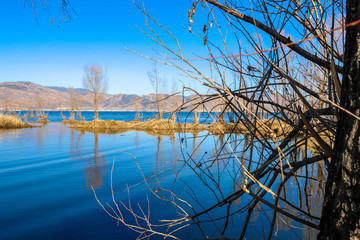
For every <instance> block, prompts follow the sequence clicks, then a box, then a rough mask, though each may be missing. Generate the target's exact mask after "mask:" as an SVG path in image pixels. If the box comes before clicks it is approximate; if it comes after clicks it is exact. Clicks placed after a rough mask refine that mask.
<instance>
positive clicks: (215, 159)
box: [92, 132, 326, 239]
mask: <svg viewBox="0 0 360 240" xmlns="http://www.w3.org/2000/svg"><path fill="white" fill-rule="evenodd" d="M137 134H139V133H137ZM141 134H143V133H141ZM147 134H148V135H152V136H155V139H156V147H157V149H156V152H155V156H154V162H152V164H153V168H152V171H148V169H147V171H146V172H144V171H143V167H144V163H142V162H140V161H138V160H137V155H140V156H142V154H141V148H140V149H138V152H135V153H130V155H129V156H128V160H127V161H135V162H136V164H137V166H138V173H134V174H139V173H140V174H141V175H142V178H143V179H142V181H140V182H138V183H136V184H132V185H129V187H126V189H127V191H128V197H129V199H128V201H127V202H124V201H123V200H120V201H119V199H117V197H116V196H118V194H119V191H118V190H117V189H115V188H114V187H113V186H114V185H117V186H118V183H117V182H116V180H115V176H117V174H118V173H117V172H118V169H119V168H121V166H119V165H117V164H116V162H117V159H115V160H114V166H113V168H112V170H111V179H110V182H111V189H110V190H111V192H112V204H110V203H109V202H107V203H106V204H105V203H104V202H102V201H101V196H99V195H97V193H96V191H95V188H96V185H95V184H93V186H92V188H93V190H94V194H95V197H96V198H97V200H98V202H99V204H100V205H101V206H102V207H103V209H104V210H105V211H106V212H107V214H109V215H110V216H112V217H113V218H115V219H116V220H118V221H120V222H121V223H123V224H124V225H125V226H127V227H129V228H130V229H132V230H135V231H136V232H138V233H139V236H140V237H145V236H146V237H149V236H152V235H154V234H159V235H161V236H168V237H172V238H174V239H177V238H181V239H184V238H185V239H187V238H218V237H224V236H225V237H229V238H234V237H238V236H241V237H246V238H247V239H256V238H257V237H259V234H261V235H263V236H265V235H266V234H267V233H268V232H271V231H273V232H274V233H275V234H276V235H278V236H281V237H289V236H291V237H294V236H297V237H299V238H300V239H314V238H315V236H316V233H317V230H316V228H314V226H316V224H317V223H318V220H319V216H320V209H321V208H320V206H321V202H322V197H323V187H324V186H323V184H324V181H325V175H326V173H325V169H324V166H323V163H322V162H315V163H313V164H311V165H307V166H306V167H304V168H301V167H302V165H301V162H300V164H298V166H297V165H296V162H298V159H303V158H304V157H307V158H305V159H311V152H308V151H306V150H305V149H301V148H299V150H298V151H296V152H295V151H294V152H291V153H290V154H289V156H287V160H288V161H289V162H291V163H293V164H292V168H289V167H288V165H287V164H283V166H282V170H281V171H282V173H281V171H280V169H279V166H278V163H274V166H273V171H270V172H267V173H266V174H267V175H266V176H263V179H265V180H264V181H263V182H262V184H263V185H264V186H266V187H267V188H269V189H274V190H275V191H276V192H275V193H274V194H275V195H273V196H272V195H270V194H269V192H268V191H267V190H265V189H264V188H262V187H258V186H256V185H254V186H253V187H252V188H251V191H248V190H247V191H245V190H246V189H245V190H244V186H246V185H247V181H248V176H247V175H246V174H244V169H246V170H247V171H248V172H256V170H257V169H259V167H261V166H262V164H263V163H264V162H265V161H266V159H267V157H268V155H269V152H267V151H268V149H265V148H264V145H262V144H261V143H259V142H257V141H256V140H254V139H253V138H254V137H253V136H251V135H237V134H225V135H222V134H219V135H211V134H209V133H208V132H196V133H175V134H166V135H164V134H159V133H153V132H148V133H147ZM164 137H165V138H166V140H165V139H164ZM164 141H165V142H164ZM164 144H170V145H171V147H170V148H167V149H169V150H171V151H169V150H167V151H166V152H165V149H164ZM139 145H141V144H139ZM94 152H95V151H94ZM254 159H258V160H257V161H255V160H254ZM146 164H151V161H150V163H149V162H147V163H146ZM148 167H149V166H145V168H148ZM144 185H145V186H146V187H147V188H148V191H144V190H142V191H143V192H142V195H141V198H142V199H136V198H132V197H131V196H132V195H131V192H132V191H135V192H136V191H138V190H137V188H141V189H144ZM141 186H142V187H141ZM123 187H124V186H123ZM239 194H240V195H241V197H238V195H239ZM137 196H139V195H137ZM235 196H236V197H235ZM309 196H312V197H311V198H310V197H309ZM121 199H124V198H123V197H121ZM159 199H160V200H159ZM140 203H141V204H140ZM135 206H136V207H135ZM154 206H155V207H154ZM164 206H166V208H164ZM164 209H166V211H167V212H166V213H165V212H164ZM150 213H151V214H150ZM289 213H290V214H289ZM125 215H127V216H128V217H127V218H126V217H124V216H125ZM299 219H300V223H299ZM301 219H303V220H301ZM239 226H241V227H239ZM196 229H197V230H196Z"/></svg>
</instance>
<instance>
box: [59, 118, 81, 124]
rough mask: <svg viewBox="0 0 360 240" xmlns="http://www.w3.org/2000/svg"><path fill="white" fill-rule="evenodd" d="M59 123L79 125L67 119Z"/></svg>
mask: <svg viewBox="0 0 360 240" xmlns="http://www.w3.org/2000/svg"><path fill="white" fill-rule="evenodd" d="M61 122H62V123H64V124H76V123H79V121H78V120H75V119H69V120H67V119H64V120H62V121H61Z"/></svg>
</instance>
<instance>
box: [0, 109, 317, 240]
mask: <svg viewBox="0 0 360 240" xmlns="http://www.w3.org/2000/svg"><path fill="white" fill-rule="evenodd" d="M52 114H53V115H52ZM57 114H58V113H57V112H52V113H51V112H50V113H49V120H51V122H50V123H49V124H47V125H41V126H40V127H37V128H29V129H20V130H2V131H0V154H1V160H0V193H1V198H0V206H1V208H0V209H1V210H0V211H1V213H0V222H1V224H0V239H136V238H137V237H138V236H139V233H137V232H135V231H133V230H131V229H130V228H128V227H125V226H124V225H123V224H121V223H120V222H118V221H117V220H115V219H113V218H111V217H110V216H109V215H108V214H107V213H106V212H105V211H104V210H103V208H102V206H101V205H100V204H99V202H100V203H101V204H103V206H104V207H105V208H106V209H107V211H109V212H110V213H112V214H113V215H115V213H113V212H112V209H113V210H115V212H117V211H116V205H115V203H114V202H113V198H114V199H115V200H116V203H117V204H118V206H119V208H120V209H121V213H122V216H123V218H124V219H125V221H126V222H127V223H128V224H133V225H134V224H135V225H136V224H137V223H139V224H140V225H141V226H146V221H144V219H141V218H137V219H135V218H134V215H133V214H132V213H131V212H133V213H134V214H136V215H138V216H147V217H148V216H150V217H149V219H150V222H152V223H153V224H159V221H158V220H162V219H176V218H179V217H181V215H179V214H181V212H179V208H178V209H175V208H174V205H173V203H171V202H165V201H162V200H160V199H159V198H158V197H156V196H154V194H153V193H152V192H151V191H150V188H151V189H152V190H153V192H154V193H155V194H158V196H161V197H165V198H167V199H174V202H175V203H177V204H179V206H180V207H181V209H183V210H184V211H186V212H187V213H188V214H189V215H193V213H194V211H195V212H199V211H201V210H202V209H203V208H205V207H210V206H212V205H213V204H215V203H216V201H217V200H218V199H221V198H223V197H224V196H227V195H230V194H231V193H232V192H234V191H236V190H238V189H239V188H240V187H241V184H240V182H241V181H242V178H243V176H242V175H241V173H240V171H239V166H238V164H237V163H236V161H229V160H226V161H225V160H224V159H223V160H216V161H214V159H213V154H214V152H215V150H216V149H219V148H223V151H227V149H226V147H223V146H224V136H209V135H208V133H207V132H200V133H186V134H184V133H177V134H169V135H153V134H148V133H145V132H136V131H130V132H124V133H121V134H112V135H107V134H98V133H89V132H80V131H76V130H73V129H70V127H69V126H68V125H64V124H62V123H57V122H56V121H60V120H62V118H61V117H60V118H59V117H58V115H57ZM91 114H93V113H89V116H88V118H89V119H90V118H91V117H90V115H91ZM146 114H148V113H144V114H143V115H146ZM85 115H86V114H84V113H83V116H85ZM133 116H134V114H133V113H132V112H130V113H129V112H105V113H104V112H101V113H100V118H102V119H115V120H132V119H131V118H132V117H133ZM88 118H87V120H89V119H88ZM205 118H206V117H205ZM182 119H186V117H185V118H182ZM181 121H183V120H181ZM226 137H227V136H225V138H226ZM229 138H230V137H229ZM231 138H232V140H233V141H232V142H233V144H234V145H236V146H241V144H244V141H246V137H245V136H243V135H236V136H235V135H234V136H231ZM199 143H202V144H201V145H200V147H198V144H199ZM195 148H197V151H196V154H192V152H193V150H194V149H195ZM186 161H189V162H188V163H189V164H188V165H186V166H185V167H183V165H184V162H186ZM207 161H213V162H212V164H211V166H210V167H209V169H208V170H209V172H204V171H202V172H199V171H198V168H197V167H200V166H198V165H197V164H199V163H201V162H203V163H204V164H205V163H206V162H207ZM113 166H114V167H113ZM112 169H113V170H112ZM210 170H211V174H213V175H212V176H211V178H210V179H214V180H215V179H217V181H213V182H212V181H208V182H204V181H203V180H204V178H201V177H202V176H204V175H206V174H209V173H210ZM144 179H146V181H145V180H144ZM237 182H238V183H239V184H237ZM92 188H93V189H94V191H93V190H92ZM165 189H169V190H171V193H170V192H168V191H166V190H165ZM94 192H95V194H96V195H95V194H94ZM173 194H174V195H173ZM175 194H176V198H175V197H174V196H175ZM269 198H271V197H269ZM296 198H297V196H296V193H294V199H295V200H296ZM179 199H182V200H184V201H186V202H187V203H189V205H191V206H192V208H193V209H191V208H190V207H189V205H188V204H187V203H185V202H184V201H181V200H179ZM250 199H251V198H249V197H248V196H246V195H244V196H243V197H242V198H241V199H239V200H237V201H236V203H235V205H236V206H243V205H246V203H248V202H249V201H250ZM97 200H98V201H99V202H98V201H97ZM122 203H123V204H124V205H122ZM129 209H131V211H128V210H129ZM260 210H261V209H258V210H257V211H255V212H254V214H253V217H252V218H251V221H250V224H249V227H248V230H247V234H246V239H259V238H263V236H264V232H266V230H267V229H268V226H266V224H264V222H266V221H268V218H271V213H269V214H268V215H267V214H266V212H267V211H268V210H267V209H266V207H264V208H263V209H262V210H261V211H260ZM225 211H226V208H225V207H224V208H223V209H222V208H219V210H217V211H215V212H213V213H211V216H209V215H208V216H206V217H204V218H203V219H200V221H202V222H203V223H202V224H201V228H202V230H200V229H199V227H198V226H197V225H194V224H192V225H190V226H187V227H184V228H182V229H180V230H179V231H178V232H176V233H175V234H174V235H175V236H177V237H179V238H181V239H204V238H205V237H209V238H214V237H219V233H218V231H217V227H216V225H214V224H213V223H212V222H211V221H208V219H216V218H217V217H219V216H222V214H223V213H224V212H225ZM264 213H265V214H264ZM117 214H118V216H119V213H118V212H117ZM245 215H246V212H245V213H243V212H241V211H240V212H239V213H237V214H235V215H234V216H233V217H232V218H231V222H230V223H229V226H228V230H227V231H226V237H228V238H237V237H238V236H239V235H240V231H241V226H242V224H243V222H244V216H245ZM136 220H137V221H136ZM145 220H146V219H145ZM224 222H225V220H224V219H223V220H220V223H218V224H219V226H222V225H223V224H224ZM284 222H286V220H284ZM190 223H191V222H190ZM183 225H184V224H183ZM183 225H180V226H183ZM291 225H292V226H293V227H292V228H290V227H289V226H288V225H287V224H285V223H282V222H281V221H280V223H279V225H278V226H277V238H278V239H304V238H311V237H313V235H311V234H313V233H309V232H307V231H306V228H305V230H304V229H302V227H303V226H302V225H301V224H298V223H296V222H291ZM154 229H157V230H158V231H161V232H166V231H167V229H166V228H164V227H161V226H159V227H156V226H154ZM174 229H176V228H173V229H172V230H174ZM309 234H310V235H309ZM265 236H266V235H265ZM309 236H310V237H309ZM151 239H163V237H159V236H153V237H152V238H151Z"/></svg>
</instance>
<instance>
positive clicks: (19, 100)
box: [0, 82, 183, 111]
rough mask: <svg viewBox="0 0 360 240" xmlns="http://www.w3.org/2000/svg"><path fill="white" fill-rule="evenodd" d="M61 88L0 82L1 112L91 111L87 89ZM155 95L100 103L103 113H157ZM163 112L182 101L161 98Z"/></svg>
mask: <svg viewBox="0 0 360 240" xmlns="http://www.w3.org/2000/svg"><path fill="white" fill-rule="evenodd" d="M72 96H73V97H71V94H70V92H69V90H68V89H67V88H64V87H56V86H55V87H53V86H51V87H46V86H41V85H38V84H34V83H31V82H4V83H0V109H2V110H4V109H9V110H15V109H16V110H39V109H40V110H41V109H44V110H64V111H65V110H70V109H71V106H72V105H73V106H75V107H76V108H77V109H78V110H92V109H93V107H92V106H93V105H92V98H91V94H89V93H88V91H87V90H86V89H82V88H75V89H74V91H73V94H72ZM156 99H157V98H156V95H155V94H148V95H142V96H138V95H135V94H115V95H111V94H105V95H104V97H103V100H102V102H101V104H100V110H104V111H156V109H157V105H156ZM161 99H165V100H163V101H161V106H162V108H163V111H172V110H173V109H174V108H175V106H179V105H180V104H181V103H182V102H183V100H182V98H181V97H180V96H177V97H169V96H168V95H166V94H162V95H161Z"/></svg>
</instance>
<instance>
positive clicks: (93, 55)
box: [0, 0, 201, 94]
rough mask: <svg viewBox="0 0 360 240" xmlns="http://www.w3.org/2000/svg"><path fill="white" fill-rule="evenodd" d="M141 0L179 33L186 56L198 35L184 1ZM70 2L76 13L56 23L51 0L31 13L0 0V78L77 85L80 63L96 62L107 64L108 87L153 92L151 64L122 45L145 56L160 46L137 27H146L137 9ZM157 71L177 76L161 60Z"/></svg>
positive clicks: (105, 0) (110, 0) (111, 2)
mask: <svg viewBox="0 0 360 240" xmlns="http://www.w3.org/2000/svg"><path fill="white" fill-rule="evenodd" d="M54 1H57V0H53V2H54ZM48 2H52V1H48ZM169 2H170V3H169ZM144 3H145V7H146V10H147V11H148V12H149V13H150V14H151V15H152V16H154V17H155V18H156V19H157V20H158V21H159V22H160V23H162V24H164V26H165V27H167V28H169V30H171V31H172V32H173V33H174V34H175V35H176V36H178V37H179V39H180V40H181V42H182V44H183V47H184V49H187V50H186V51H187V52H188V53H189V56H190V55H191V52H192V51H193V50H194V49H195V48H196V46H197V44H199V42H201V41H199V39H198V38H196V37H195V36H193V35H191V34H190V33H189V32H188V31H187V28H188V18H187V11H188V10H189V8H190V3H189V1H187V0H186V1H183V0H181V1H167V0H144ZM71 4H72V6H73V8H74V9H75V11H76V13H77V14H76V15H75V14H72V21H71V22H69V23H64V22H62V23H61V25H60V26H58V18H55V22H54V24H52V23H51V20H52V18H53V17H54V14H55V11H57V10H58V8H57V7H56V6H52V7H51V6H50V9H49V10H42V9H39V11H38V12H37V17H36V19H35V17H34V13H33V10H32V9H31V8H30V7H24V4H23V0H17V1H6V3H3V4H2V8H1V10H0V21H1V32H2V34H1V38H0V52H1V57H0V72H1V79H0V82H6V81H30V82H34V83H37V84H41V85H46V86H64V87H82V76H83V66H84V65H85V64H91V63H97V64H100V65H102V66H104V67H106V68H107V71H108V75H109V91H108V92H109V93H111V94H115V93H126V94H130V93H135V94H148V93H151V92H153V89H152V87H151V84H150V82H149V80H148V75H147V71H149V70H150V71H151V70H152V68H153V64H152V62H151V61H150V60H148V59H145V58H142V57H139V56H138V55H136V54H134V53H132V52H129V51H127V50H125V47H127V48H130V49H133V50H136V51H138V52H140V53H142V54H144V55H148V56H156V55H157V54H156V53H155V52H154V51H153V50H154V49H155V50H160V48H159V47H158V46H157V45H156V44H155V43H154V42H153V41H152V40H150V39H149V38H147V37H146V36H145V35H144V34H143V33H141V32H140V31H139V30H138V29H137V27H139V28H142V29H145V28H146V27H145V25H144V16H143V14H142V13H141V12H140V11H139V10H138V9H137V8H136V7H135V5H134V4H133V3H132V1H131V0H102V1H99V0H86V1H85V0H71ZM165 39H166V38H165ZM194 46H195V47H194ZM159 72H160V76H161V77H162V78H164V79H167V80H168V81H172V80H179V79H180V78H181V77H179V75H178V72H176V71H174V70H172V69H169V68H165V67H163V66H159Z"/></svg>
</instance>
